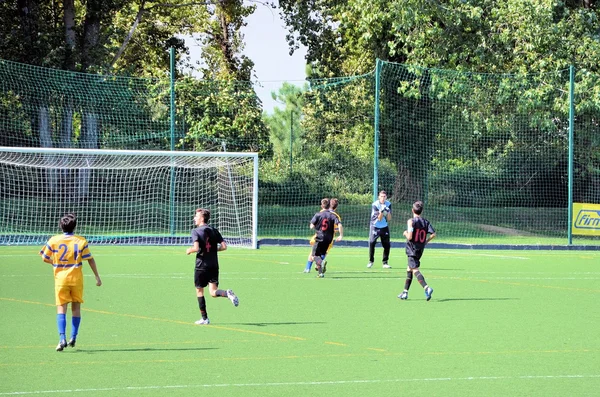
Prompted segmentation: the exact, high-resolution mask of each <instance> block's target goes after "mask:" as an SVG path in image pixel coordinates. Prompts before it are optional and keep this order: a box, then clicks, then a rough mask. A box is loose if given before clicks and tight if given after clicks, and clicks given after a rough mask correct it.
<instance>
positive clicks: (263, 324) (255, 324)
mask: <svg viewBox="0 0 600 397" xmlns="http://www.w3.org/2000/svg"><path fill="white" fill-rule="evenodd" d="M308 324H326V323H325V322H323V321H305V322H300V323H299V322H289V323H232V324H231V325H251V326H254V327H267V326H269V325H308Z"/></svg>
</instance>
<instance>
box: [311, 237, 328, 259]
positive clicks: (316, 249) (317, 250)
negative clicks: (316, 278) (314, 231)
mask: <svg viewBox="0 0 600 397" xmlns="http://www.w3.org/2000/svg"><path fill="white" fill-rule="evenodd" d="M331 241H332V239H325V240H323V241H316V242H315V245H313V246H312V254H311V255H312V256H321V255H325V254H327V250H328V249H329V245H330V244H331Z"/></svg>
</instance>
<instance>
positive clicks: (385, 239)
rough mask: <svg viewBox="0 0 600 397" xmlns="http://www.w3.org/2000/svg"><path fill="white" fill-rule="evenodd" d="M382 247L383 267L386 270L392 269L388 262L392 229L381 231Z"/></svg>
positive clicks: (385, 228)
mask: <svg viewBox="0 0 600 397" xmlns="http://www.w3.org/2000/svg"><path fill="white" fill-rule="evenodd" d="M380 235H381V246H382V247H383V258H382V266H383V268H384V269H391V268H392V267H391V266H390V265H389V264H388V260H389V259H390V248H391V247H392V244H391V243H390V229H389V228H387V227H384V228H383V229H382V230H381V233H380Z"/></svg>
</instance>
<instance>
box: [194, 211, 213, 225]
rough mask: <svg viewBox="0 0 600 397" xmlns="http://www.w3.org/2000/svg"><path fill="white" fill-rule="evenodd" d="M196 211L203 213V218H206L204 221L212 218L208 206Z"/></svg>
mask: <svg viewBox="0 0 600 397" xmlns="http://www.w3.org/2000/svg"><path fill="white" fill-rule="evenodd" d="M196 212H199V213H200V214H202V219H204V223H208V221H209V220H210V210H208V209H206V208H198V209H197V210H196Z"/></svg>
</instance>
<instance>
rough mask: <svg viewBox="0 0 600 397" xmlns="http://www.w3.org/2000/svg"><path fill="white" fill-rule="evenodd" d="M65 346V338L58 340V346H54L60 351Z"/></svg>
mask: <svg viewBox="0 0 600 397" xmlns="http://www.w3.org/2000/svg"><path fill="white" fill-rule="evenodd" d="M65 347H67V340H66V339H61V340H60V342H58V346H56V351H57V352H61V351H63V350H64V349H65Z"/></svg>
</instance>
